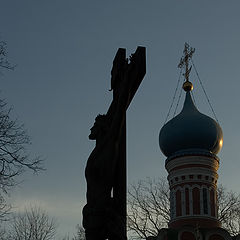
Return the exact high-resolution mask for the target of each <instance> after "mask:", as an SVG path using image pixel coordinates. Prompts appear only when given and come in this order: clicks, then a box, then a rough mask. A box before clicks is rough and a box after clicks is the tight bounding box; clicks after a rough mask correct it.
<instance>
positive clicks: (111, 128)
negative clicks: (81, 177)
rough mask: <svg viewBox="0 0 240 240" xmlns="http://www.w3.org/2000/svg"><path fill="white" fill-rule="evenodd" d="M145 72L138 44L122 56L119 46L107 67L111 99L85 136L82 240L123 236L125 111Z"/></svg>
mask: <svg viewBox="0 0 240 240" xmlns="http://www.w3.org/2000/svg"><path fill="white" fill-rule="evenodd" d="M145 73H146V52H145V48H144V47H138V48H137V50H136V52H135V53H134V54H132V55H131V56H130V58H129V59H127V58H126V49H123V48H119V49H118V51H117V54H116V56H115V58H114V61H113V67H112V71H111V90H112V92H113V100H112V103H111V105H110V107H109V109H108V111H107V113H106V114H104V115H98V116H97V117H96V119H95V123H94V125H93V127H92V128H91V133H90V135H89V139H91V140H96V146H95V148H94V149H93V151H92V153H91V154H90V156H89V158H88V161H87V165H86V169H85V177H86V181H87V204H86V205H85V206H84V208H83V227H84V228H85V233H86V240H97V239H98V240H105V239H109V240H126V239H127V236H126V214H127V209H126V182H127V181H126V179H127V176H126V111H127V109H128V106H129V105H130V103H131V101H132V99H133V97H134V95H135V93H136V91H137V89H138V87H139V85H140V84H141V82H142V80H143V77H144V75H145Z"/></svg>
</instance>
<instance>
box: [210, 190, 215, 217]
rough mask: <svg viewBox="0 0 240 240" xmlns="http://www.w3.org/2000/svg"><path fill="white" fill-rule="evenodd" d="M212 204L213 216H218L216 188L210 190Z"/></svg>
mask: <svg viewBox="0 0 240 240" xmlns="http://www.w3.org/2000/svg"><path fill="white" fill-rule="evenodd" d="M210 206H211V216H213V217H215V216H216V210H215V207H216V206H215V193H214V190H213V189H211V191H210Z"/></svg>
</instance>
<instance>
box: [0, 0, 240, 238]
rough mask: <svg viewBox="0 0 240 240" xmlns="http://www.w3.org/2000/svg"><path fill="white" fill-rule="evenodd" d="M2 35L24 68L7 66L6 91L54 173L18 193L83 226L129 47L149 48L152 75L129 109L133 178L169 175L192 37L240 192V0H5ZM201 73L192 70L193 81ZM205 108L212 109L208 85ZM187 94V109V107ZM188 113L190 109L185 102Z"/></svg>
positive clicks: (230, 180) (228, 180) (68, 229)
mask: <svg viewBox="0 0 240 240" xmlns="http://www.w3.org/2000/svg"><path fill="white" fill-rule="evenodd" d="M0 6H1V14H0V25H1V27H0V35H1V39H2V40H5V41H6V42H7V44H8V52H9V59H10V61H11V62H12V63H14V64H17V67H16V69H15V70H14V71H2V73H3V74H2V75H1V76H0V81H1V88H0V89H1V97H2V98H6V100H7V102H8V103H9V105H10V106H14V116H15V117H17V118H18V119H19V120H21V122H23V123H24V124H25V126H26V128H27V129H28V133H29V135H30V136H31V137H32V142H33V144H32V146H31V149H30V150H31V152H32V153H33V154H40V155H42V156H43V157H44V158H45V159H46V160H45V167H46V168H47V171H45V172H43V173H41V174H39V175H37V176H36V175H31V174H29V173H27V174H25V175H24V176H23V178H21V180H22V179H24V182H23V183H22V184H21V185H20V186H18V187H17V188H15V190H14V191H12V193H11V196H10V199H11V202H12V203H13V204H14V206H15V207H16V208H15V209H14V211H15V210H16V211H17V210H19V209H20V210H21V209H24V207H25V206H29V204H32V205H33V204H38V205H40V206H42V207H43V208H45V209H46V210H47V211H48V213H49V215H51V216H55V217H56V218H57V219H58V222H59V229H58V233H59V235H64V234H65V233H69V234H70V235H71V234H72V233H73V232H75V225H76V224H78V223H80V222H81V218H82V217H81V210H82V207H83V206H84V204H85V192H86V183H85V179H84V168H85V164H86V161H87V158H88V156H89V154H90V152H91V150H92V149H93V147H94V142H91V141H89V140H88V135H89V129H90V128H91V126H92V124H93V123H94V118H95V116H96V115H97V114H98V113H105V112H106V111H107V109H108V106H109V104H110V102H111V99H112V93H111V92H109V91H108V89H109V88H110V71H111V67H112V60H113V58H114V56H115V53H116V51H117V49H118V48H119V47H123V48H126V49H127V52H128V55H130V54H131V53H133V52H135V50H136V47H137V46H145V47H146V49H147V74H146V76H145V78H144V80H143V82H142V84H141V86H140V88H139V91H138V92H137V94H136V96H135V98H134V99H133V102H132V104H131V106H130V108H129V110H128V119H127V124H128V134H127V135H128V140H127V142H128V154H127V155H128V182H133V181H137V180H138V179H143V178H145V177H148V176H150V177H157V176H166V171H165V168H164V160H165V157H164V156H163V154H162V153H161V152H160V150H159V146H158V134H159V130H160V128H161V127H162V125H163V123H164V120H165V118H166V115H167V112H168V109H169V106H170V103H171V100H172V97H173V93H174V90H175V87H176V84H177V79H178V75H179V70H178V69H177V65H178V62H179V59H180V57H181V55H182V50H183V46H184V42H186V41H187V42H189V43H190V45H191V46H193V47H195V48H196V53H195V54H194V61H195V64H196V66H197V69H198V72H199V74H200V77H201V79H202V81H203V83H204V86H205V89H206V91H207V93H208V96H209V98H210V100H211V103H212V105H213V107H214V110H215V112H216V114H217V117H218V120H219V122H220V124H221V126H222V129H223V133H224V145H223V149H222V151H221V152H220V154H219V157H220V159H221V164H220V170H219V175H220V180H219V181H220V182H221V183H223V184H224V185H225V186H227V187H228V188H230V189H233V190H235V191H240V186H239V182H240V175H239V169H240V159H239V154H240V153H239V149H240V148H239V139H240V129H239V125H240V107H239V102H240V100H239V89H240V81H239V80H240V58H239V56H240V54H239V53H240V28H239V26H240V15H239V11H240V2H239V1H237V0H235V1H233V0H232V1H221V0H213V1H209V0H201V1H196V0H191V1H190V0H188V1H186V0H169V1H153V0H151V1H147V0H145V1H144V0H129V1H125V0H123V1H115V0H102V1H97V0H95V1H83V0H78V1H77V0H68V1H67V0H65V1H63V0H51V1H49V0H42V1H37V0H28V1H27V0H1V5H0ZM196 80H197V78H196V75H194V74H192V75H191V81H192V82H193V84H194V83H195V81H196ZM194 96H195V99H196V104H197V106H198V108H199V110H200V111H201V112H203V113H205V114H208V115H210V116H212V114H211V110H210V107H209V105H208V104H207V101H206V98H204V95H203V91H202V90H201V88H200V86H199V84H198V83H197V82H196V83H195V91H194ZM182 101H183V97H182V98H181V102H180V106H182ZM178 110H180V108H179V109H178Z"/></svg>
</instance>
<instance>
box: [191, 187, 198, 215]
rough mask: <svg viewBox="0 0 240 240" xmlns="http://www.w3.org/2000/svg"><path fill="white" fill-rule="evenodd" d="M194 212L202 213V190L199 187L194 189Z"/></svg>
mask: <svg viewBox="0 0 240 240" xmlns="http://www.w3.org/2000/svg"><path fill="white" fill-rule="evenodd" d="M192 196H193V214H200V191H199V189H198V188H197V187H195V188H193V190H192Z"/></svg>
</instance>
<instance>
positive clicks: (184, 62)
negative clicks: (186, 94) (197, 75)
mask: <svg viewBox="0 0 240 240" xmlns="http://www.w3.org/2000/svg"><path fill="white" fill-rule="evenodd" d="M194 52H195V48H192V47H190V46H189V44H188V43H185V45H184V50H183V53H184V56H183V57H182V58H181V59H180V63H179V64H178V67H179V68H184V67H185V73H184V74H183V75H184V76H185V79H186V82H185V83H184V85H186V86H184V85H183V89H184V90H185V91H191V90H192V89H193V86H192V83H191V84H189V83H190V82H189V73H190V72H191V69H192V66H191V67H190V68H189V60H190V59H191V58H192V55H193V53H194Z"/></svg>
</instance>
